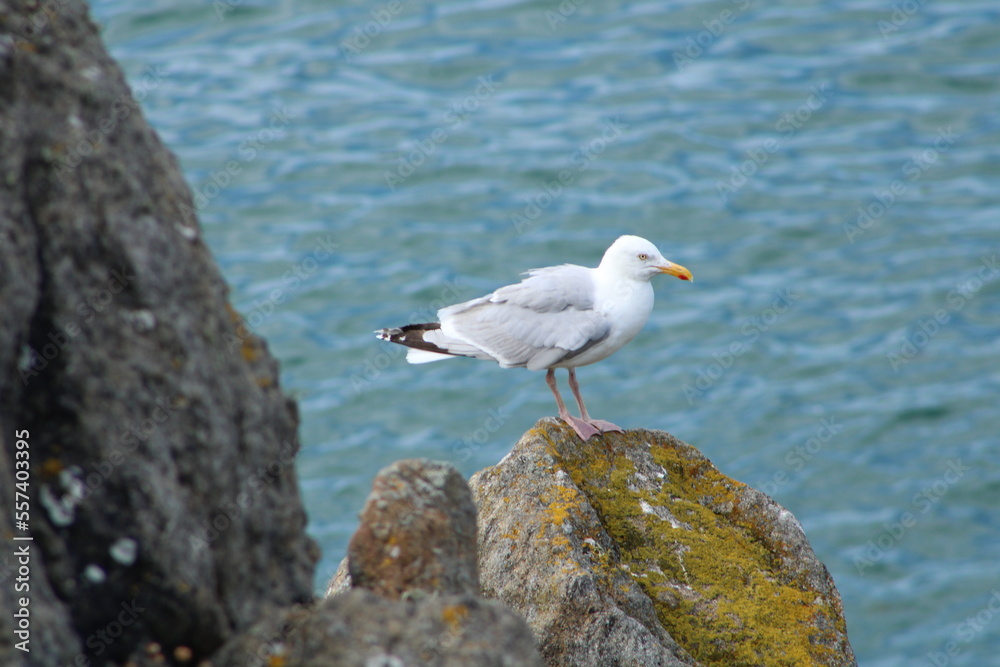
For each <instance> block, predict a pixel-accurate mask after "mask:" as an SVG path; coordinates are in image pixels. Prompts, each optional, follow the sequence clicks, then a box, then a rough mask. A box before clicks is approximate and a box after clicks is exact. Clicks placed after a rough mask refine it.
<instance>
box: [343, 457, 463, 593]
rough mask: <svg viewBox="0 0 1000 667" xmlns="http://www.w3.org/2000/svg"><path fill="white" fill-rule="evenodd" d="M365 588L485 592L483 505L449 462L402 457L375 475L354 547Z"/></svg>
mask: <svg viewBox="0 0 1000 667" xmlns="http://www.w3.org/2000/svg"><path fill="white" fill-rule="evenodd" d="M347 563H348V571H349V574H350V577H351V580H352V582H353V585H354V586H355V587H357V588H366V589H368V590H370V591H373V592H374V593H377V594H379V595H381V596H382V597H385V598H388V599H390V600H398V599H400V598H401V597H402V596H403V595H404V594H405V593H410V592H412V591H423V592H427V593H434V592H437V593H444V594H463V593H464V594H468V595H479V571H478V569H477V568H478V563H477V554H476V506H475V504H474V503H473V502H472V493H471V492H470V491H469V485H468V484H466V482H465V479H464V478H463V477H462V475H461V474H460V473H459V472H458V470H456V469H455V467H454V466H452V465H450V464H447V463H439V462H435V461H428V460H426V459H409V460H403V461H397V462H396V463H393V464H392V465H390V466H388V467H386V468H384V469H383V470H382V471H380V472H379V474H378V475H377V476H376V477H375V481H374V483H373V485H372V492H371V494H370V495H369V496H368V500H367V502H366V503H365V507H364V509H363V510H362V512H361V525H360V526H359V527H358V530H357V532H355V533H354V536H353V537H352V538H351V541H350V544H349V545H348V549H347Z"/></svg>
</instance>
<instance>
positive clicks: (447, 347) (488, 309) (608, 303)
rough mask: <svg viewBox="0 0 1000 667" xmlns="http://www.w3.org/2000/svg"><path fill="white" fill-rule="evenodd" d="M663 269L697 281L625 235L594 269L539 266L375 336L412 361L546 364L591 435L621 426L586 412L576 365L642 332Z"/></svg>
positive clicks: (551, 382) (551, 380)
mask: <svg viewBox="0 0 1000 667" xmlns="http://www.w3.org/2000/svg"><path fill="white" fill-rule="evenodd" d="M662 273H666V274H668V275H671V276H676V277H678V278H680V279H681V280H691V281H693V280H694V278H693V277H692V275H691V272H690V271H688V270H687V269H686V268H684V267H683V266H680V265H679V264H674V263H672V262H669V261H667V260H666V259H664V257H663V255H662V254H660V251H659V250H657V249H656V246H655V245H653V244H652V243H650V242H649V241H647V240H646V239H643V238H640V237H638V236H622V237H619V238H618V240H616V241H615V242H614V243H612V244H611V247H609V248H608V249H607V251H606V252H605V253H604V257H603V258H602V259H601V263H600V265H599V266H598V267H597V268H595V269H591V268H588V267H585V266H577V265H575V264H562V265H559V266H549V267H546V268H542V269H532V270H530V271H527V272H526V274H525V275H527V276H528V277H527V278H525V279H523V280H522V281H521V282H520V283H517V284H515V285H508V286H506V287H501V288H500V289H498V290H496V291H495V292H493V293H492V294H487V295H486V296H483V297H479V298H478V299H472V300H471V301H466V302H465V303H459V304H455V305H453V306H448V307H446V308H442V309H441V310H439V311H438V312H437V316H438V320H439V321H438V322H428V323H424V324H408V325H406V326H403V327H395V328H388V329H379V330H377V331H375V335H376V336H377V337H378V338H379V339H381V340H386V341H389V342H391V343H398V344H400V345H405V346H406V347H408V348H410V349H409V350H407V353H406V360H407V361H408V362H410V363H411V364H423V363H429V362H432V361H442V360H444V359H453V358H455V357H473V358H475V359H488V360H492V361H495V362H497V363H498V364H500V367H501V368H527V369H528V370H532V371H537V370H542V369H545V370H546V371H547V373H546V375H545V382H546V383H547V384H548V386H549V389H551V390H552V395H553V396H555V399H556V406H557V407H558V409H559V418H560V419H562V420H563V421H564V422H566V423H567V424H569V425H570V426H571V427H572V428H573V430H574V431H576V433H577V435H579V436H580V439H581V440H584V441H586V440H588V439H589V438H590V437H591V436H594V435H598V434H600V433H605V432H608V431H618V432H621V431H622V429H621V428H620V427H618V426H616V425H615V424H612V423H611V422H609V421H604V420H603V419H593V418H591V416H590V415H589V414H588V413H587V406H586V405H584V403H583V397H582V396H581V395H580V383H579V382H578V381H577V379H576V369H577V368H578V367H580V366H586V365H588V364H592V363H595V362H598V361H601V360H602V359H606V358H607V357H609V356H610V355H612V354H614V353H615V352H617V351H618V350H619V349H620V348H621V347H623V346H624V345H625V344H627V343H628V342H629V341H631V340H632V339H633V338H635V336H636V334H638V333H639V331H640V330H641V329H642V327H643V326H644V325H645V324H646V320H648V319H649V314H650V312H652V310H653V287H652V285H650V284H649V281H650V279H651V278H652V277H653V276H655V275H657V274H662ZM557 368H565V369H567V370H568V371H569V387H570V389H571V390H572V391H573V396H574V397H575V398H576V404H577V406H578V407H579V408H580V416H579V417H574V416H573V415H571V414H570V413H569V410H567V409H566V404H565V403H564V402H563V399H562V396H560V395H559V388H558V386H557V384H556V375H555V369H557Z"/></svg>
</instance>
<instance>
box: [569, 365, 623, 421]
mask: <svg viewBox="0 0 1000 667" xmlns="http://www.w3.org/2000/svg"><path fill="white" fill-rule="evenodd" d="M569 388H570V389H572V390H573V396H574V397H576V404H577V405H578V406H579V407H580V416H581V417H582V418H583V421H585V422H587V423H588V424H590V425H591V426H593V427H594V428H595V429H597V430H598V431H600V432H602V433H604V432H606V431H618V432H619V433H623V432H624V431H623V430H622V428H621V427H620V426H617V425H615V424H612V423H611V422H609V421H604V420H603V419H591V418H590V415H589V414H587V406H586V405H584V404H583V396H581V395H580V382H579V381H578V380H577V379H576V369H575V368H570V369H569Z"/></svg>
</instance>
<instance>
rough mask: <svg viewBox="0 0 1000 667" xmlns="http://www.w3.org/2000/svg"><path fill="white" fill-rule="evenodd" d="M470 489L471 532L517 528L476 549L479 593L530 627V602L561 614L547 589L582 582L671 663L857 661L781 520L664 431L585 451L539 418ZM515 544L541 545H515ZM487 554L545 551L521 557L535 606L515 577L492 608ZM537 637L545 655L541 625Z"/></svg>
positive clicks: (805, 550)
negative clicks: (538, 580) (528, 567)
mask: <svg viewBox="0 0 1000 667" xmlns="http://www.w3.org/2000/svg"><path fill="white" fill-rule="evenodd" d="M471 484H472V487H473V493H474V495H475V497H476V500H477V504H478V505H479V512H480V532H481V534H482V533H484V532H485V531H486V530H487V529H489V528H488V527H492V528H496V527H498V526H499V525H501V524H502V523H503V522H504V520H505V519H504V513H506V514H509V515H510V516H509V519H510V521H511V522H513V523H515V524H519V526H518V531H517V532H516V533H515V532H514V531H512V530H511V528H510V527H508V528H506V529H505V530H506V532H505V533H504V535H503V536H500V535H496V534H491V535H485V536H484V538H483V539H481V540H480V568H481V570H483V577H484V587H491V588H492V589H493V590H495V591H496V592H497V593H500V597H501V599H504V601H506V602H508V604H511V605H512V606H514V607H515V608H518V609H519V610H520V611H521V612H522V613H525V615H526V616H527V617H528V618H529V623H530V622H531V619H532V618H545V617H546V612H545V610H543V609H532V608H531V606H532V605H540V606H544V605H552V604H557V605H560V606H562V607H565V606H566V601H565V600H560V599H559V591H560V589H561V591H562V594H564V595H565V594H569V593H568V592H569V591H570V590H571V588H572V587H571V586H569V585H568V584H567V585H565V586H560V584H559V581H560V579H561V577H565V576H566V574H565V573H572V576H573V577H575V578H576V579H580V577H581V576H584V577H586V578H589V581H590V582H592V585H593V586H595V587H596V588H597V589H599V591H601V592H600V593H599V594H598V595H597V598H599V599H602V600H604V601H605V602H607V603H608V604H609V605H617V607H618V608H619V609H621V610H624V611H625V613H626V615H628V616H631V617H633V618H635V619H637V620H639V621H640V623H641V624H642V625H644V626H646V629H648V630H649V631H650V633H651V635H652V636H655V637H657V639H658V640H659V641H661V642H662V641H663V639H662V637H663V636H664V635H665V636H667V638H668V646H669V645H670V643H671V642H676V644H677V645H679V646H680V647H682V648H683V651H679V650H677V649H676V648H675V647H672V648H670V650H669V651H668V652H669V653H671V655H672V656H673V659H676V660H677V661H678V662H677V663H675V664H699V665H726V666H727V667H732V666H737V665H789V666H791V665H796V666H798V665H854V664H856V662H855V659H854V655H853V652H852V650H851V647H850V644H849V643H848V640H847V631H846V624H845V622H844V617H843V608H842V604H841V600H840V596H839V594H838V593H837V591H836V588H835V587H834V585H833V582H832V580H831V579H830V576H829V573H828V572H827V570H826V568H825V567H824V566H823V565H822V563H820V562H819V561H818V560H817V559H816V557H815V554H814V553H813V552H812V549H811V548H810V546H809V543H808V541H807V539H806V537H805V534H804V533H803V531H802V528H801V526H800V525H799V523H798V522H797V521H796V520H795V518H794V517H793V516H792V515H791V513H790V512H788V511H787V510H785V509H784V508H782V507H781V506H779V505H778V504H777V503H775V502H774V501H773V500H772V499H770V498H769V497H768V496H766V495H764V494H763V493H761V492H759V491H756V490H754V489H752V488H750V487H748V486H747V485H745V484H742V483H741V482H737V481H735V480H733V479H730V478H728V477H726V476H725V475H723V474H722V473H720V472H719V470H718V469H717V468H716V467H715V466H714V465H712V463H711V461H709V460H708V459H707V458H706V457H704V456H703V455H702V454H701V453H700V452H698V450H696V449H695V448H694V447H691V446H690V445H688V444H686V443H683V442H681V441H679V440H677V439H676V438H674V437H673V436H671V435H670V434H668V433H665V432H662V431H647V430H633V431H628V432H626V433H609V434H605V435H603V436H599V437H594V438H591V439H590V440H589V441H588V442H586V443H583V442H581V441H580V439H579V438H578V437H577V436H576V435H575V433H573V431H571V430H570V429H569V428H568V427H566V426H565V425H564V424H562V422H559V421H556V420H554V419H545V420H541V421H540V422H539V423H538V424H536V425H535V428H533V429H532V430H531V431H529V432H528V433H527V434H525V436H524V437H523V438H522V439H521V441H520V442H518V444H517V445H516V446H515V448H514V450H513V451H512V452H511V454H510V455H509V456H508V457H506V458H505V459H504V461H502V462H501V463H500V464H499V465H498V466H495V467H494V468H490V469H487V470H485V471H483V472H481V473H479V474H477V475H476V476H475V477H474V478H473V480H472V482H471ZM479 487H483V488H479ZM490 487H493V488H499V487H502V488H504V489H505V490H506V491H505V493H504V498H506V501H505V502H502V503H499V505H502V506H503V510H502V512H500V513H498V508H494V507H492V503H493V502H494V501H495V500H496V499H495V498H493V497H492V495H493V493H484V491H487V490H488V489H489V488H490ZM536 523H537V524H538V525H532V524H536ZM525 533H531V534H534V535H536V536H537V537H538V538H541V539H535V540H533V541H530V542H529V541H527V540H524V539H522V538H521V537H519V535H524V534H525ZM501 542H503V543H504V544H503V545H502V547H501ZM496 548H504V549H506V550H508V551H509V552H512V553H519V550H524V549H528V550H534V551H545V552H546V553H544V554H538V553H536V554H531V555H525V554H524V553H520V555H521V557H522V558H526V559H527V561H529V562H532V563H535V565H534V567H535V569H536V570H538V576H539V577H542V576H547V577H548V578H549V583H550V588H554V589H556V591H555V592H554V593H550V595H548V596H546V599H543V598H541V597H538V596H536V597H534V598H533V597H532V595H531V594H530V592H531V591H532V590H534V588H533V586H532V585H531V584H530V582H528V581H527V580H526V577H528V576H530V574H519V575H518V576H519V577H520V579H521V581H520V582H518V585H517V587H516V588H517V589H519V593H518V596H517V597H518V598H519V600H518V601H517V602H516V603H515V602H512V601H510V600H507V599H506V598H504V597H503V593H504V592H507V593H509V592H510V590H511V587H510V586H507V585H504V584H503V582H499V583H498V581H497V579H498V577H499V576H502V575H501V574H499V573H498V572H497V569H498V568H497V563H496V560H495V558H493V557H492V556H491V555H490V553H488V551H487V550H490V549H496ZM484 552H486V553H484ZM570 578H572V577H570ZM632 586H637V587H638V589H640V590H641V592H642V594H643V595H644V596H645V597H646V598H648V600H649V602H650V604H651V608H652V610H653V615H654V616H655V619H654V620H650V619H649V618H645V617H643V612H642V607H643V605H641V604H640V605H638V606H636V601H635V592H634V591H633V590H632ZM487 592H490V591H487ZM623 599H625V600H626V601H625V602H623V601H622V600H623ZM630 605H631V607H632V608H635V609H639V612H638V613H636V612H633V611H630V609H629V607H630ZM653 624H656V625H658V626H659V628H653V627H651V626H652V625H653ZM536 626H539V624H537V623H536V624H535V625H534V626H533V627H535V629H536V636H538V632H539V630H542V636H540V637H539V641H540V644H541V645H542V648H543V655H546V651H545V643H546V641H547V640H552V639H553V636H552V633H553V630H552V626H553V623H552V622H551V621H549V622H548V625H547V626H545V628H542V627H540V626H539V627H536ZM660 628H662V630H661V631H660V632H658V631H657V630H659V629H660ZM556 643H558V644H559V645H560V646H562V647H565V646H567V645H569V644H571V643H572V642H569V641H568V640H567V639H566V638H564V637H563V638H559V639H558V642H556ZM606 652H607V653H608V654H611V653H612V652H613V647H609V648H608V649H607V651H606ZM546 657H547V658H548V657H549V656H548V655H546ZM576 659H579V657H577V658H576ZM549 664H572V661H562V662H559V661H557V662H553V661H551V660H550V661H549ZM579 664H585V663H583V662H580V663H579ZM592 664H611V663H599V662H594V663H592ZM622 664H629V663H628V662H627V661H626V662H623V663H622ZM636 664H641V663H638V662H636ZM662 664H669V663H662Z"/></svg>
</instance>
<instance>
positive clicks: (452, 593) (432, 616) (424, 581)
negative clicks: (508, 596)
mask: <svg viewBox="0 0 1000 667" xmlns="http://www.w3.org/2000/svg"><path fill="white" fill-rule="evenodd" d="M347 553H348V556H347V558H346V559H344V561H343V562H342V563H341V566H340V568H339V569H338V572H337V574H336V575H335V576H334V578H333V580H331V582H330V584H329V585H328V587H327V595H328V598H327V600H326V601H325V602H324V603H323V604H321V605H319V606H318V607H317V608H316V609H315V610H313V613H310V614H307V615H306V616H305V617H304V619H303V620H301V621H298V622H295V623H292V624H290V626H289V627H290V628H291V629H290V630H289V631H288V632H287V633H286V634H287V637H286V639H285V641H284V644H285V646H286V653H284V654H283V655H282V657H283V658H284V659H285V660H286V661H290V662H286V664H296V665H298V664H302V665H311V664H313V663H312V662H310V659H311V656H310V655H309V651H305V652H302V651H299V649H298V648H297V647H299V646H311V647H314V648H315V647H317V646H319V647H321V648H320V649H319V651H318V652H316V651H313V652H314V653H315V654H316V655H322V656H323V657H324V658H332V659H333V663H334V664H337V665H358V667H364V666H366V665H368V666H370V665H371V664H373V663H372V662H366V660H367V661H375V662H374V664H378V665H383V664H384V665H387V666H388V665H397V664H398V665H410V664H414V665H416V664H419V665H456V666H458V665H484V666H488V665H497V667H500V666H501V665H511V666H513V665H536V666H540V665H541V664H542V662H541V658H540V657H539V655H538V652H537V650H536V649H535V641H534V637H533V636H532V634H531V630H530V628H528V626H527V624H526V623H525V622H524V619H522V618H521V617H520V616H518V615H517V614H516V613H514V612H513V611H511V610H510V609H509V608H508V607H507V606H506V605H504V604H502V603H500V602H497V601H495V600H484V599H482V598H481V597H480V596H479V595H480V594H479V573H478V565H477V554H476V506H475V505H474V504H473V502H472V493H471V492H470V491H469V487H468V485H467V484H466V483H465V480H464V479H463V478H462V476H461V474H459V472H458V470H456V469H455V467H454V466H452V465H451V464H448V463H440V462H436V461H428V460H426V459H410V460H403V461H397V462H396V463H393V464H392V465H390V466H387V467H386V468H384V469H382V470H381V471H380V472H379V474H378V475H377V476H376V477H375V481H374V483H373V484H372V491H371V493H370V494H369V496H368V500H367V501H366V502H365V506H364V509H363V510H362V512H361V525H360V526H359V527H358V530H357V531H356V532H355V533H354V536H353V537H352V538H351V541H350V544H349V545H348V550H347ZM273 628H274V623H271V624H270V625H267V624H265V626H264V627H262V628H261V629H260V630H259V631H258V632H257V633H256V635H255V637H251V638H250V639H249V646H248V644H247V642H237V643H235V644H234V645H233V646H231V647H227V648H226V650H225V651H224V652H223V653H221V654H220V656H218V659H222V658H225V659H229V658H231V657H233V656H235V657H239V656H240V655H242V654H246V653H247V652H248V648H249V649H252V648H253V647H254V646H255V645H258V644H259V640H258V639H257V638H256V637H259V636H261V635H263V636H267V635H268V634H269V633H273V632H274V630H273ZM310 650H312V649H310ZM317 664H318V663H317ZM325 664H329V663H325Z"/></svg>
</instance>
